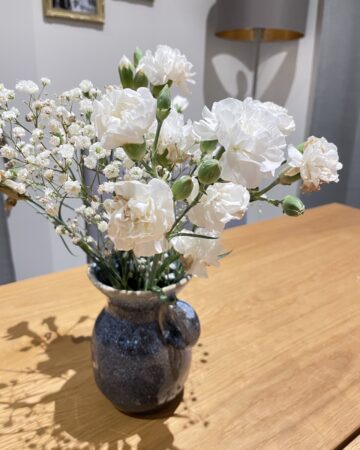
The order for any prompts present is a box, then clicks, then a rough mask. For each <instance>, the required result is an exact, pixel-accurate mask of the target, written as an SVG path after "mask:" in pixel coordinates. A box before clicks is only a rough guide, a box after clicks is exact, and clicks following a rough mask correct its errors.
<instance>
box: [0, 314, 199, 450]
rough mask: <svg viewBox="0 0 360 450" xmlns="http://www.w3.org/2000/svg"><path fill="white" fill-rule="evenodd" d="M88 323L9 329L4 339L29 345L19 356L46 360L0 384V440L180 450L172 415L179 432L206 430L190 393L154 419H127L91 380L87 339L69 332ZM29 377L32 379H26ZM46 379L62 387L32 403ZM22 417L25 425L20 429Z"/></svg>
mask: <svg viewBox="0 0 360 450" xmlns="http://www.w3.org/2000/svg"><path fill="white" fill-rule="evenodd" d="M87 320H92V319H90V318H88V317H86V316H83V317H81V318H80V319H79V320H78V321H77V323H76V324H75V325H74V326H73V327H72V328H71V329H70V330H68V331H67V332H66V333H65V334H64V333H62V334H60V333H59V330H58V327H57V325H56V319H55V318H54V317H48V318H46V319H45V320H44V321H43V325H44V326H45V327H46V328H47V331H46V333H45V334H44V335H40V334H38V333H36V332H35V331H33V330H31V329H30V328H29V324H28V322H20V323H19V324H17V325H15V326H13V327H10V328H9V329H8V330H7V335H6V336H5V338H6V339H7V340H13V339H19V338H22V339H23V340H24V339H28V342H29V344H28V345H26V346H25V347H23V348H21V349H20V351H21V352H26V351H30V350H31V349H34V347H35V348H37V349H39V350H40V354H41V355H42V356H43V355H45V356H46V360H44V358H41V359H42V360H41V361H40V362H37V364H36V368H35V369H30V368H29V369H28V370H26V371H24V372H23V374H24V375H22V376H19V377H18V379H12V380H11V381H10V382H8V383H1V384H0V389H1V391H0V393H1V394H2V393H3V392H4V391H5V395H1V399H5V401H3V400H2V401H1V402H0V403H1V404H2V406H5V408H6V411H7V414H6V422H5V423H3V424H1V425H2V426H3V430H4V431H5V432H4V433H3V432H0V442H1V436H5V435H6V434H17V435H18V438H19V442H22V445H23V447H21V448H29V449H44V450H45V449H48V448H49V449H50V448H51V449H59V450H60V449H78V448H79V449H80V448H81V449H102V448H104V447H103V446H104V445H107V446H106V447H105V448H108V449H109V450H111V449H118V444H122V447H121V448H122V449H123V450H130V449H134V448H136V450H145V449H146V450H152V449H153V450H182V449H180V448H178V447H177V446H175V445H174V436H173V434H172V433H171V431H170V429H169V428H168V426H167V423H166V421H167V419H168V418H169V417H174V416H175V417H178V418H179V419H180V420H182V421H183V423H182V425H183V427H182V428H187V427H188V426H192V425H193V424H195V423H198V422H202V424H203V426H205V427H206V426H208V422H207V421H204V420H203V419H202V418H201V417H199V415H196V413H194V412H193V411H192V406H191V405H190V404H189V402H190V403H192V402H193V401H196V397H195V396H194V393H193V392H190V394H191V397H190V398H189V400H185V399H184V398H183V397H182V396H181V397H178V398H177V399H175V401H174V402H173V403H172V404H171V405H169V407H168V408H166V409H163V410H161V411H160V412H158V413H154V414H152V415H142V416H128V415H125V414H123V413H121V412H119V411H118V410H116V409H115V408H114V407H113V406H112V405H111V403H110V402H109V401H108V400H107V399H106V398H105V397H103V395H102V394H101V393H100V392H99V390H98V389H97V387H96V385H95V382H94V380H93V375H92V369H91V364H90V336H78V335H74V334H72V331H73V330H74V329H76V327H77V326H78V325H79V324H81V323H82V322H85V321H87ZM200 345H201V344H200ZM37 354H39V352H37ZM202 362H203V360H202ZM29 374H30V376H31V379H32V381H29ZM49 377H50V378H49ZM49 379H50V381H51V380H54V379H56V380H58V381H59V382H60V388H56V389H55V391H54V389H50V388H49V389H46V390H47V391H50V390H51V393H48V394H46V395H40V397H39V398H36V399H34V400H31V397H32V396H33V389H32V387H33V385H34V383H35V380H38V382H39V381H40V384H41V383H48V382H49ZM41 380H43V381H41ZM44 390H45V389H44V388H43V389H42V392H44ZM6 398H8V400H6ZM52 404H53V405H54V406H53V407H52V408H50V407H51V405H52ZM41 408H43V409H44V408H45V409H46V408H47V409H48V410H49V409H50V410H51V411H53V419H52V420H51V421H48V422H51V423H48V422H47V423H46V424H44V425H42V416H43V413H42V412H41ZM194 414H195V416H194ZM19 418H20V419H19ZM24 419H25V420H26V423H27V424H28V426H27V425H25V426H24ZM150 420H151V425H150V423H149V425H147V424H146V426H144V421H150ZM30 424H31V425H30ZM29 426H30V428H29ZM6 430H9V433H7V431H6ZM19 448H20V447H19Z"/></svg>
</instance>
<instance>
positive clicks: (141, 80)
mask: <svg viewBox="0 0 360 450" xmlns="http://www.w3.org/2000/svg"><path fill="white" fill-rule="evenodd" d="M148 83H149V80H148V79H147V76H146V75H145V74H144V72H143V71H142V70H138V71H137V72H136V74H135V78H134V89H139V88H140V87H147V85H148Z"/></svg>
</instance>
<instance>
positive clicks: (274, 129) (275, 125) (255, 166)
mask: <svg viewBox="0 0 360 450" xmlns="http://www.w3.org/2000/svg"><path fill="white" fill-rule="evenodd" d="M275 106H276V105H275ZM275 106H274V105H273V104H270V106H269V104H262V103H261V102H259V101H257V100H253V99H251V98H247V99H246V100H245V101H243V102H242V101H240V100H236V99H233V98H227V99H225V100H221V101H220V102H216V103H214V104H213V107H212V109H211V111H209V109H208V108H206V107H205V108H204V110H203V120H201V121H200V122H196V123H195V124H194V130H195V133H196V134H197V135H198V137H199V138H200V139H201V140H218V141H219V143H220V144H221V145H222V146H223V147H224V148H225V153H224V154H223V156H222V157H221V159H220V164H221V167H222V172H221V177H222V178H223V179H224V180H227V181H232V182H234V183H237V184H241V185H244V186H246V187H248V188H255V187H257V186H259V184H260V181H261V179H262V177H263V176H269V175H274V173H275V170H276V169H277V168H278V167H280V165H281V163H282V162H283V161H284V148H285V146H286V140H285V135H286V133H288V132H290V130H291V129H292V125H291V121H292V118H290V116H288V120H285V118H284V117H283V116H284V115H285V114H286V113H285V110H283V109H281V110H280V111H279V110H277V109H276V107H275Z"/></svg>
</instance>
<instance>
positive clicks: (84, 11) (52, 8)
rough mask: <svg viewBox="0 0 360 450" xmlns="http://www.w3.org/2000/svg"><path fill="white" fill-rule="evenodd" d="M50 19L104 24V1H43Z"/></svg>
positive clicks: (46, 14) (45, 11) (45, 13)
mask: <svg viewBox="0 0 360 450" xmlns="http://www.w3.org/2000/svg"><path fill="white" fill-rule="evenodd" d="M43 4H44V15H45V17H50V18H61V19H70V20H80V21H86V22H96V23H104V0H43Z"/></svg>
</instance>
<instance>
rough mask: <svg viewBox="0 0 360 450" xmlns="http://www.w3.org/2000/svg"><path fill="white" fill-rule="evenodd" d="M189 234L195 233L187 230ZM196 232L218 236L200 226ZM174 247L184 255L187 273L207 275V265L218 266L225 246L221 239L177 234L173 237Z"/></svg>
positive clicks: (200, 275)
mask: <svg viewBox="0 0 360 450" xmlns="http://www.w3.org/2000/svg"><path fill="white" fill-rule="evenodd" d="M187 234H194V233H192V232H191V231H187ZM196 234H201V235H205V236H209V237H217V236H216V235H215V234H213V233H210V232H209V231H208V230H205V229H202V228H199V229H197V230H196ZM171 244H172V246H173V247H174V249H175V250H176V251H177V252H178V253H180V254H181V255H183V264H184V267H185V270H186V272H187V273H190V274H193V275H197V276H199V277H207V266H215V267H218V266H219V265H220V264H219V256H220V255H222V254H223V253H224V248H223V246H222V244H221V242H220V240H219V239H206V238H200V237H196V236H177V237H174V238H172V239H171Z"/></svg>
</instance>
